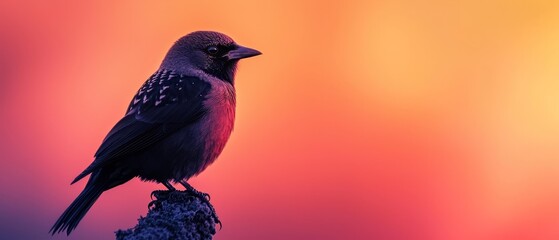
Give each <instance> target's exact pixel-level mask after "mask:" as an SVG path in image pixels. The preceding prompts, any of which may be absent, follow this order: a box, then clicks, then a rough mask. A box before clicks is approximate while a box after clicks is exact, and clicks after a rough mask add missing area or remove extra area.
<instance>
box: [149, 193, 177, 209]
mask: <svg viewBox="0 0 559 240" xmlns="http://www.w3.org/2000/svg"><path fill="white" fill-rule="evenodd" d="M173 191H174V190H155V191H153V192H151V194H150V198H151V202H149V204H148V208H150V209H151V207H153V206H156V207H157V204H158V202H159V201H160V200H162V199H167V198H168V197H169V194H170V193H171V192H173ZM153 197H155V199H153Z"/></svg>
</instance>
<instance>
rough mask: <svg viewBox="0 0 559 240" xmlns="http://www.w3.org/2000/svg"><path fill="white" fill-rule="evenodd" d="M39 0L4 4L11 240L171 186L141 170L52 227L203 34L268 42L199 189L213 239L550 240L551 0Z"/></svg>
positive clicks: (139, 201) (554, 7)
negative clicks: (128, 116)
mask: <svg viewBox="0 0 559 240" xmlns="http://www.w3.org/2000/svg"><path fill="white" fill-rule="evenodd" d="M46 2H47V1H37V2H25V1H14V0H8V1H6V0H4V1H2V2H1V3H0V30H1V32H0V34H1V36H0V54H1V55H0V71H1V73H2V77H1V87H0V119H1V121H2V122H1V124H0V136H1V139H0V159H1V161H2V162H1V168H0V171H1V174H0V180H1V183H0V184H1V185H0V186H1V189H2V190H1V192H0V195H1V198H0V221H1V224H0V237H1V238H2V239H110V238H113V236H114V235H113V231H115V230H116V229H119V228H128V227H131V226H133V225H135V223H136V219H137V218H138V217H139V216H140V215H145V213H146V211H147V204H148V202H149V201H150V199H149V194H150V192H151V191H152V190H154V189H162V186H158V185H156V184H153V183H143V182H140V181H138V180H133V181H131V182H129V183H128V184H125V185H123V186H121V187H118V188H116V189H113V190H111V191H109V192H106V193H105V194H103V196H101V198H100V199H99V201H97V203H96V204H95V205H94V206H93V208H92V209H91V211H90V212H89V214H88V215H87V216H86V217H85V219H84V220H83V221H82V223H81V225H80V226H79V227H78V229H77V230H76V231H75V232H74V233H73V234H72V235H71V236H70V237H69V238H66V237H65V236H64V235H60V236H56V237H54V238H50V237H49V235H48V234H47V232H48V230H49V229H50V227H51V225H52V224H53V223H54V221H55V220H56V218H58V216H59V215H60V214H61V213H62V211H63V210H64V209H65V208H66V207H67V206H68V204H69V203H70V202H71V201H72V200H73V199H74V198H75V197H76V196H77V195H78V193H79V192H80V191H81V190H82V188H83V186H84V184H85V181H82V182H79V183H78V184H76V185H75V186H69V183H70V181H71V180H72V179H73V178H74V177H75V176H76V175H77V174H78V173H79V172H81V171H82V170H83V169H84V168H85V167H86V166H87V165H88V164H89V163H90V162H91V161H92V156H93V153H94V152H95V151H96V150H97V147H98V146H99V144H100V142H101V140H102V139H103V138H104V136H105V134H106V133H107V132H108V131H109V129H110V128H111V127H112V126H113V124H114V123H116V121H117V120H118V119H119V118H120V117H122V116H123V114H124V111H125V109H126V106H127V104H128V103H129V100H130V99H131V97H132V96H133V94H134V93H135V92H136V90H137V89H138V88H139V87H140V85H141V84H142V83H143V81H144V80H145V79H147V77H148V76H150V75H151V74H152V73H153V71H155V69H156V68H157V67H158V65H159V63H160V61H161V59H162V58H163V56H164V54H165V53H166V51H167V49H168V48H169V47H170V45H171V44H172V43H173V42H174V41H175V40H176V39H178V38H179V37H180V36H182V35H184V34H186V33H188V32H191V31H194V30H200V29H211V30H217V31H221V32H224V33H227V34H228V35H230V36H232V37H233V38H234V39H236V40H237V42H239V43H240V44H244V45H246V46H250V47H254V48H256V49H259V50H261V51H262V52H263V53H264V54H263V55H262V56H259V57H257V58H252V59H248V60H244V61H242V62H241V64H240V69H239V72H238V75H237V85H236V86H237V93H238V109H237V110H238V118H237V121H236V128H235V131H234V133H233V135H232V138H231V140H230V141H229V144H228V146H227V147H226V149H225V151H224V152H223V154H222V155H221V156H220V158H219V160H218V161H217V162H216V163H215V164H214V165H212V166H211V167H210V168H209V169H207V170H206V171H205V172H204V173H203V174H202V175H200V176H199V177H197V178H194V179H192V180H191V183H192V184H193V185H194V186H196V187H197V188H198V189H200V190H202V191H205V192H209V193H211V195H212V203H213V204H214V206H215V208H216V209H217V212H218V214H219V216H220V218H221V220H222V221H223V223H224V226H223V229H222V230H221V231H219V232H218V233H217V235H216V237H215V239H436V240H438V239H440V240H447V239H451V240H462V239H463V240H467V239H481V240H489V239H507V240H509V239H559V2H557V1H509V0H501V1H454V2H452V3H451V2H449V1H443V0H440V1H436V0H430V1H368V0H364V1H352V2H346V3H344V4H333V3H327V2H325V1H308V2H302V1H277V2H264V1H256V0H254V1H246V2H238V1H224V2H221V3H214V4H211V3H191V1H176V2H171V1H145V2H139V1H114V2H113V1H107V2H106V3H102V2H96V3H87V2H86V1H56V0H55V1H49V3H46ZM187 2H188V3H187ZM196 2H209V1H196ZM212 2H213V1H212Z"/></svg>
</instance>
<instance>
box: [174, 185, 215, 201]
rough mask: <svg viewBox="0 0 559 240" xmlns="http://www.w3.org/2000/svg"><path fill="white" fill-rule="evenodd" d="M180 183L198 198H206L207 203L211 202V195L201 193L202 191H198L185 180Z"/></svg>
mask: <svg viewBox="0 0 559 240" xmlns="http://www.w3.org/2000/svg"><path fill="white" fill-rule="evenodd" d="M179 183H180V184H181V185H183V186H184V188H185V189H186V191H188V192H191V193H192V194H194V195H196V196H201V197H203V198H206V199H207V201H210V194H207V193H203V192H200V191H198V190H196V189H195V188H194V187H193V186H192V185H190V184H189V183H188V182H186V181H185V180H181V181H180V182H179Z"/></svg>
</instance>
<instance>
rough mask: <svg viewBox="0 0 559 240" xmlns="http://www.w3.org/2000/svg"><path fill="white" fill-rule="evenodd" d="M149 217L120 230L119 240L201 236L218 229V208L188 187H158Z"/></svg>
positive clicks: (208, 236)
mask: <svg viewBox="0 0 559 240" xmlns="http://www.w3.org/2000/svg"><path fill="white" fill-rule="evenodd" d="M153 196H155V198H156V200H154V201H153V202H151V203H150V204H149V211H148V214H147V216H146V217H140V219H138V225H136V226H135V227H133V228H131V229H128V230H118V231H117V232H116V239H117V240H152V239H153V240H155V239H157V240H160V239H163V240H164V239H176V240H194V239H196V240H198V239H212V237H213V235H214V234H215V233H216V228H215V226H216V221H219V220H217V218H216V216H215V212H214V211H213V207H212V206H211V205H210V204H209V201H204V200H202V199H201V198H200V196H197V195H194V194H193V193H192V192H189V191H155V192H154V193H153Z"/></svg>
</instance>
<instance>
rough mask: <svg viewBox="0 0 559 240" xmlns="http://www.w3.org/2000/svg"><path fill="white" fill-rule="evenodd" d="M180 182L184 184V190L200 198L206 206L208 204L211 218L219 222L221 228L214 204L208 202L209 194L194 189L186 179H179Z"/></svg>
mask: <svg viewBox="0 0 559 240" xmlns="http://www.w3.org/2000/svg"><path fill="white" fill-rule="evenodd" d="M180 184H182V185H183V186H184V188H186V191H187V192H188V193H190V194H191V195H193V196H195V197H197V198H198V199H200V201H202V202H203V203H204V204H206V206H208V208H209V209H210V211H211V213H212V218H213V219H214V222H215V223H216V224H219V229H220V230H221V228H222V227H223V225H222V224H221V221H220V220H219V217H218V216H217V213H216V211H215V208H214V206H213V205H212V204H211V203H210V194H207V193H204V192H200V191H198V190H196V189H195V188H194V187H192V186H191V185H190V184H188V183H187V182H186V181H181V182H180Z"/></svg>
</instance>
